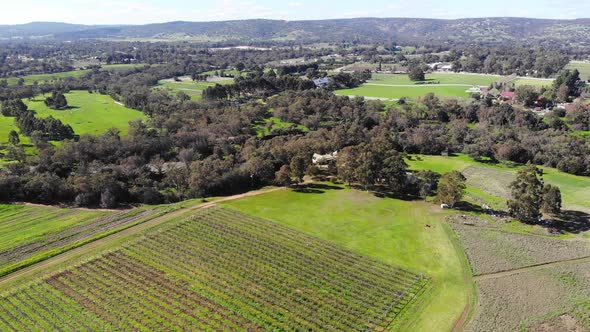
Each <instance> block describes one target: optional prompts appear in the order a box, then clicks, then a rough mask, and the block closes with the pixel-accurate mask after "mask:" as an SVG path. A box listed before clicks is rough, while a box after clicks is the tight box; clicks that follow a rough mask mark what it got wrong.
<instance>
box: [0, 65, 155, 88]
mask: <svg viewBox="0 0 590 332" xmlns="http://www.w3.org/2000/svg"><path fill="white" fill-rule="evenodd" d="M142 66H144V64H120V65H103V66H102V67H101V70H110V71H123V70H128V69H132V68H137V67H142ZM89 72H90V70H89V69H85V70H72V71H65V72H60V73H52V74H37V75H26V76H23V77H22V79H24V80H25V84H26V85H31V84H33V83H34V82H35V81H37V82H38V83H40V84H41V83H43V82H45V81H47V82H52V81H55V80H57V79H60V78H67V77H80V76H84V75H85V74H87V73H89ZM7 80H8V84H10V85H14V84H17V82H18V80H19V78H18V77H11V78H8V79H7Z"/></svg>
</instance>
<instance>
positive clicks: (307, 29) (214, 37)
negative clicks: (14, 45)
mask: <svg viewBox="0 0 590 332" xmlns="http://www.w3.org/2000/svg"><path fill="white" fill-rule="evenodd" d="M589 32H590V20H589V19H576V20H549V19H530V18H510V17H500V18H471V19H456V20H442V19H421V18H354V19H333V20H317V21H282V20H262V19H258V20H240V21H220V22H182V21H178V22H168V23H158V24H147V25H127V26H86V25H69V24H63V23H39V22H38V23H30V24H24V25H13V26H7V25H3V26H0V38H11V37H33V36H53V37H56V38H60V39H61V38H63V39H78V38H115V39H126V38H139V39H174V40H177V39H182V40H197V41H236V42H237V41H273V40H274V41H289V40H290V41H324V42H335V41H342V40H347V41H354V40H358V41H364V42H371V41H383V40H394V41H405V42H409V41H414V42H416V41H454V42H506V41H544V42H551V41H553V42H555V41H558V42H575V43H586V42H588V41H589V38H588V36H589V35H590V34H589Z"/></svg>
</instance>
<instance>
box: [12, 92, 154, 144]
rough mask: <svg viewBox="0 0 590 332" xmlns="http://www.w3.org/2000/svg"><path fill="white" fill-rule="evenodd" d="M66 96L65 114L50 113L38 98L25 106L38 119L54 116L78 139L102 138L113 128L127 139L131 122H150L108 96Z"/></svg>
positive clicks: (76, 94)
mask: <svg viewBox="0 0 590 332" xmlns="http://www.w3.org/2000/svg"><path fill="white" fill-rule="evenodd" d="M65 96H66V99H67V100H68V106H69V108H68V109H66V110H53V109H50V108H49V107H47V106H46V105H45V103H44V99H43V97H42V96H37V97H36V98H35V99H33V100H32V101H28V100H25V103H26V104H27V105H28V107H29V109H30V110H34V111H35V112H37V116H39V117H42V118H44V117H49V116H53V117H54V118H56V119H59V120H61V121H62V122H63V123H64V124H69V125H70V126H72V128H73V129H74V133H76V134H77V135H83V134H94V135H100V134H103V133H105V132H106V131H107V130H108V129H110V128H117V129H119V130H120V131H121V134H122V135H125V134H126V133H127V131H128V129H129V121H133V120H140V119H144V120H145V119H146V118H147V117H146V116H145V114H143V113H142V112H140V111H136V110H133V109H130V108H127V107H125V106H123V105H122V104H121V103H118V102H116V101H115V100H113V98H111V97H110V96H107V95H101V94H98V93H88V91H71V92H69V93H66V94H65ZM0 135H1V134H0Z"/></svg>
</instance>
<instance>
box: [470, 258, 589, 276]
mask: <svg viewBox="0 0 590 332" xmlns="http://www.w3.org/2000/svg"><path fill="white" fill-rule="evenodd" d="M585 262H590V256H588V257H581V258H573V259H566V260H562V261H557V262H551V263H541V264H535V265H530V266H526V267H522V268H518V269H513V270H507V271H500V272H495V273H488V274H482V275H478V276H475V277H473V280H474V281H480V280H488V279H495V278H501V277H507V276H511V275H514V274H518V273H522V272H528V271H535V270H541V269H544V268H546V267H551V266H559V265H567V264H579V263H585Z"/></svg>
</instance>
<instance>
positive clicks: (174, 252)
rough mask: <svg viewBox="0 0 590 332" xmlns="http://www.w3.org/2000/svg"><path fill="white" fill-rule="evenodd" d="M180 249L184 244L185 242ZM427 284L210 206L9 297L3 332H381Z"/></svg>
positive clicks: (0, 321)
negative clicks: (264, 331) (33, 331)
mask: <svg viewBox="0 0 590 332" xmlns="http://www.w3.org/2000/svg"><path fill="white" fill-rule="evenodd" d="M179 244H181V245H179ZM427 283H428V280H427V279H424V278H423V277H421V276H420V275H418V274H414V273H411V272H408V271H406V270H403V269H400V268H397V267H394V266H392V265H388V264H386V263H384V262H382V261H380V260H377V259H374V258H370V257H366V256H362V255H359V254H357V253H354V252H352V251H350V250H346V249H344V248H342V247H340V246H337V245H335V244H332V243H329V242H326V241H322V240H320V239H317V238H314V237H311V236H309V235H306V234H304V233H302V232H299V231H296V230H293V229H291V228H287V227H284V226H281V225H279V224H275V223H273V222H270V221H267V220H263V219H259V218H255V217H251V216H248V215H244V214H242V213H239V212H237V211H233V210H228V209H220V208H209V209H205V210H202V211H199V212H197V213H196V214H195V215H194V216H192V217H190V218H188V219H184V220H182V221H179V222H175V223H173V224H170V225H169V227H160V228H158V229H157V230H154V231H152V232H149V233H148V234H146V236H145V237H141V238H140V239H139V240H138V241H136V242H133V243H129V244H127V245H125V246H124V248H123V249H118V250H115V251H113V252H111V253H109V254H106V255H104V256H101V257H98V258H95V259H92V260H90V261H88V262H86V263H84V264H82V265H79V266H76V267H71V268H68V269H66V270H65V271H63V272H60V273H57V274H54V275H52V276H49V277H47V278H45V279H43V280H41V281H37V282H35V283H33V284H28V285H25V286H21V287H19V288H18V289H17V290H12V291H10V292H8V293H5V294H4V295H5V296H4V304H5V305H3V306H2V307H0V325H2V326H3V327H2V329H6V330H19V329H41V330H62V329H66V330H76V329H83V330H84V329H88V330H141V331H143V330H146V331H148V330H187V329H188V330H224V331H227V330H236V331H249V330H258V329H267V330H302V329H305V330H369V329H371V330H383V329H387V328H390V327H391V326H395V324H396V317H397V315H399V314H400V313H401V312H403V311H404V310H405V308H406V307H407V306H408V305H409V304H410V305H411V302H412V301H413V299H414V297H416V296H417V295H418V294H419V293H420V292H421V291H422V288H423V287H425V285H426V284H427Z"/></svg>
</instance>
